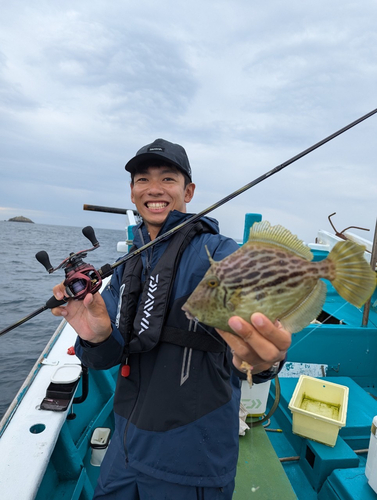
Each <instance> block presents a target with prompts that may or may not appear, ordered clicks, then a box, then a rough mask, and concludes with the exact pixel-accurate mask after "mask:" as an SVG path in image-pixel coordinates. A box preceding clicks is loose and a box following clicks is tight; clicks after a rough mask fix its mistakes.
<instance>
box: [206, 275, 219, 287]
mask: <svg viewBox="0 0 377 500" xmlns="http://www.w3.org/2000/svg"><path fill="white" fill-rule="evenodd" d="M207 284H208V286H209V287H210V288H216V287H217V286H219V280H218V279H217V278H216V276H211V277H210V278H208V280H207Z"/></svg>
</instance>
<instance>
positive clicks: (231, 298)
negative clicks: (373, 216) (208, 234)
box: [182, 221, 376, 333]
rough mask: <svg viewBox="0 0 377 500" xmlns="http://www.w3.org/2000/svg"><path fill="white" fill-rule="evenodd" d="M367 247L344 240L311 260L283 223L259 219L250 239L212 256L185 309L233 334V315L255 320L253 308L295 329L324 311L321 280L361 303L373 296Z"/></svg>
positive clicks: (344, 295) (188, 314)
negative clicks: (218, 256) (222, 255)
mask: <svg viewBox="0 0 377 500" xmlns="http://www.w3.org/2000/svg"><path fill="white" fill-rule="evenodd" d="M364 250H365V248H364V247H363V246H361V245H358V244H357V243H354V242H353V241H341V242H338V243H337V244H336V245H335V246H334V247H333V249H332V250H331V252H330V253H329V255H328V256H327V258H326V259H324V260H322V261H319V262H312V259H313V254H312V252H311V251H310V249H309V247H307V246H306V245H305V244H304V243H303V242H302V241H301V240H299V238H298V237H297V236H295V235H293V234H292V233H291V232H290V231H288V230H287V229H285V228H284V227H283V226H280V225H277V226H271V225H270V223H269V222H267V221H262V222H260V223H255V224H254V225H253V226H252V227H251V229H250V235H249V239H248V241H247V242H246V243H245V244H244V245H243V246H241V247H240V248H239V249H238V250H236V251H235V252H234V253H232V254H231V255H229V256H228V257H225V258H224V259H223V260H221V261H218V262H216V261H214V260H213V258H212V257H211V256H210V255H209V254H208V257H209V260H210V264H211V266H210V268H209V269H208V271H207V273H206V274H205V276H204V277H203V279H202V281H201V282H200V283H199V285H198V286H197V287H196V289H195V290H194V291H193V292H192V294H191V295H190V297H189V298H188V300H187V301H186V303H185V304H184V305H183V307H182V309H183V310H184V311H185V312H186V316H187V317H188V318H189V319H195V320H196V321H199V322H201V323H203V324H205V325H208V326H212V327H215V328H219V329H221V330H224V331H228V332H231V333H235V332H233V331H232V330H231V328H230V327H229V325H228V320H229V318H230V317H232V316H240V317H241V318H243V319H245V320H246V321H248V322H250V316H251V314H252V313H254V312H260V313H262V314H264V315H265V316H267V317H268V318H269V319H270V320H271V321H272V322H275V320H277V319H278V320H279V321H280V322H281V323H282V325H283V327H284V328H285V329H286V330H288V331H289V332H291V333H296V332H299V331H300V330H302V329H303V328H304V327H305V326H307V325H308V324H309V323H310V322H311V321H312V320H314V319H315V318H317V316H318V315H319V313H320V312H321V310H322V306H323V304H324V302H325V299H326V293H327V287H326V284H325V283H324V281H322V279H321V278H324V279H327V280H329V281H330V282H331V283H332V284H333V286H334V288H335V289H336V290H337V292H338V293H339V294H340V295H341V296H342V297H343V298H344V299H345V300H347V301H348V302H350V303H351V304H353V305H355V306H356V307H361V306H362V305H363V304H364V303H365V302H366V301H367V300H368V299H369V298H370V297H371V296H372V294H373V291H374V289H375V287H376V274H375V272H374V271H373V270H372V269H371V267H370V266H369V264H368V263H367V261H366V260H365V258H364V255H363V254H364ZM207 253H208V249H207Z"/></svg>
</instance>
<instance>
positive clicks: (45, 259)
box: [35, 250, 54, 273]
mask: <svg viewBox="0 0 377 500" xmlns="http://www.w3.org/2000/svg"><path fill="white" fill-rule="evenodd" d="M35 258H36V259H37V261H38V262H39V263H41V264H42V266H44V267H45V269H46V270H47V271H48V272H49V273H52V272H53V270H54V268H53V267H52V264H51V262H50V257H49V256H48V253H47V252H46V251H45V250H41V251H40V252H38V253H37V254H36V255H35Z"/></svg>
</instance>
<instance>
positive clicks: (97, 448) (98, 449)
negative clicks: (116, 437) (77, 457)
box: [90, 427, 111, 467]
mask: <svg viewBox="0 0 377 500" xmlns="http://www.w3.org/2000/svg"><path fill="white" fill-rule="evenodd" d="M110 432H111V430H110V429H109V428H108V427H97V429H94V431H93V434H92V437H91V439H90V447H91V448H92V455H91V457H90V463H91V465H94V467H99V466H100V465H101V463H102V460H103V457H104V456H105V453H106V451H107V448H108V447H109V442H110Z"/></svg>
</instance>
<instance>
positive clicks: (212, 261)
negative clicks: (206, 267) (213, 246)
mask: <svg viewBox="0 0 377 500" xmlns="http://www.w3.org/2000/svg"><path fill="white" fill-rule="evenodd" d="M204 247H205V249H206V252H207V255H208V259H209V263H210V264H211V266H212V264H213V263H214V262H215V261H214V260H213V258H212V255H211V254H210V253H209V250H208V247H207V245H204Z"/></svg>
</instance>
